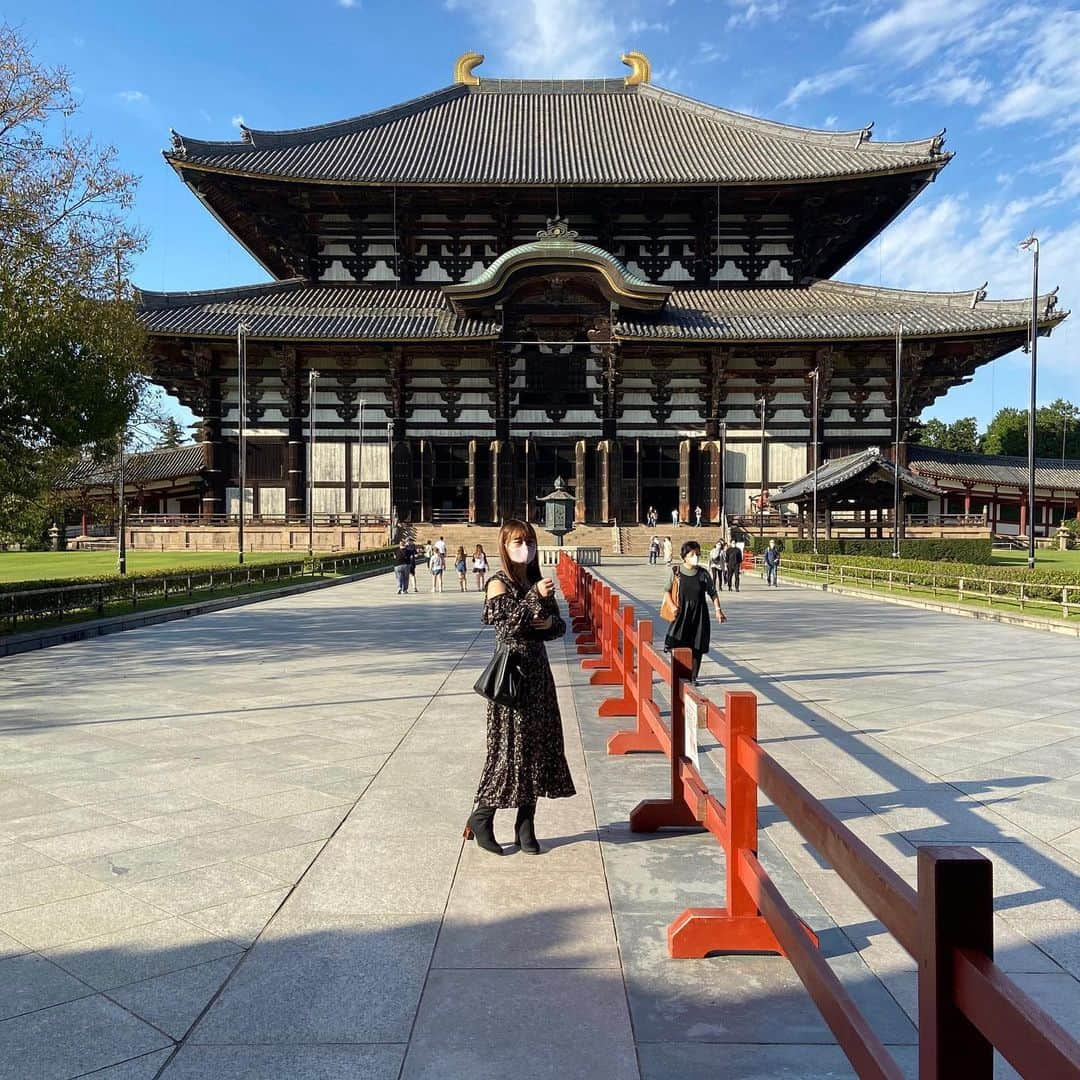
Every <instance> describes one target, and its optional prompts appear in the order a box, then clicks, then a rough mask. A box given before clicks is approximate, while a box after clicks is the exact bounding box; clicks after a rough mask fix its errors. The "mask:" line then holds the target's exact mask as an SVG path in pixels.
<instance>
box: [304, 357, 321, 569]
mask: <svg viewBox="0 0 1080 1080" xmlns="http://www.w3.org/2000/svg"><path fill="white" fill-rule="evenodd" d="M318 381H319V373H318V372H317V371H316V370H315V369H314V368H312V369H311V370H310V371H309V372H308V471H307V553H308V558H309V559H310V558H311V557H312V556H313V555H314V554H315V484H314V476H315V384H316V383H317V382H318Z"/></svg>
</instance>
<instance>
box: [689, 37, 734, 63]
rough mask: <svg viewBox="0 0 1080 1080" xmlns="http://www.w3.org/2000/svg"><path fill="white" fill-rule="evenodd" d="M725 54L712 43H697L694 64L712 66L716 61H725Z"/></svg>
mask: <svg viewBox="0 0 1080 1080" xmlns="http://www.w3.org/2000/svg"><path fill="white" fill-rule="evenodd" d="M726 56H727V54H726V53H725V52H724V50H723V49H721V48H720V46H719V45H717V44H716V42H714V41H699V42H698V47H697V53H696V54H695V55H694V59H693V63H695V64H712V63H715V62H716V61H717V60H723V59H725V58H726Z"/></svg>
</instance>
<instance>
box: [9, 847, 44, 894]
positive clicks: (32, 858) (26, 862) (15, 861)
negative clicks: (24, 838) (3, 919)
mask: <svg viewBox="0 0 1080 1080" xmlns="http://www.w3.org/2000/svg"><path fill="white" fill-rule="evenodd" d="M55 865H56V863H55V861H54V860H53V859H50V858H49V857H48V856H47V855H42V854H41V852H39V851H34V849H33V848H28V847H27V846H26V845H25V844H0V891H2V890H3V884H4V878H5V877H7V876H9V875H11V874H22V873H25V872H26V871H28V870H42V869H44V868H45V867H47V866H55Z"/></svg>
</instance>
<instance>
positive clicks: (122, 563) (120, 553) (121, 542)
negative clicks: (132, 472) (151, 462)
mask: <svg viewBox="0 0 1080 1080" xmlns="http://www.w3.org/2000/svg"><path fill="white" fill-rule="evenodd" d="M126 434H127V431H126V430H125V431H121V432H120V440H119V447H120V453H119V457H118V459H117V460H118V462H119V466H120V469H119V471H120V523H119V528H118V529H117V532H118V534H119V535H118V536H117V538H116V571H117V573H119V574H126V573H127V538H126V537H125V536H124V525H125V519H126V517H127V515H126V513H125V510H126V509H127V505H126V503H125V502H124V436H125V435H126Z"/></svg>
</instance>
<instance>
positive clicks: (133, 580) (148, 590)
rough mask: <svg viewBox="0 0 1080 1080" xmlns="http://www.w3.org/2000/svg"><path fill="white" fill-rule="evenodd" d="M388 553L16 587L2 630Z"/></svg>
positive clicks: (336, 567) (333, 570)
mask: <svg viewBox="0 0 1080 1080" xmlns="http://www.w3.org/2000/svg"><path fill="white" fill-rule="evenodd" d="M392 561H393V560H392V557H391V555H390V554H389V553H388V552H387V551H385V550H379V551H365V552H357V553H356V554H353V555H341V556H330V557H325V556H324V557H319V556H316V557H315V558H313V559H295V560H287V561H286V560H282V561H281V562H270V563H259V564H256V565H247V566H238V567H235V568H231V569H221V568H220V567H219V568H217V569H212V570H211V569H207V570H191V571H186V570H185V571H179V572H174V573H162V574H153V575H144V574H140V575H137V576H135V575H133V576H130V577H115V578H110V579H108V580H105V581H88V582H85V583H80V584H75V585H60V586H57V587H55V588H48V589H18V590H14V591H10V592H7V591H5V592H0V630H3V632H4V633H8V634H13V633H15V632H16V631H17V630H20V629H31V628H32V627H33V625H34V624H35V623H40V622H43V621H45V622H48V623H56V622H63V621H64V620H65V619H71V618H77V619H85V618H88V617H89V618H103V617H104V616H105V615H106V614H108V610H107V609H108V607H109V606H110V605H115V604H124V605H129V606H130V607H131V608H132V609H137V608H138V606H139V604H140V603H147V602H149V601H154V600H161V601H162V603H163V604H167V603H168V602H169V601H170V600H171V601H172V602H173V603H176V604H183V603H187V602H189V601H191V600H194V599H197V598H198V596H199V595H200V594H203V595H205V594H208V593H214V592H220V591H222V590H227V589H232V588H235V587H236V586H238V585H254V584H258V585H263V584H267V585H268V584H270V583H276V582H282V581H288V580H291V579H294V578H304V577H323V576H325V575H326V574H327V573H330V574H338V573H346V572H352V571H357V570H363V569H369V568H370V569H374V568H377V567H379V566H386V567H389V566H390V564H391V562H392Z"/></svg>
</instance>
